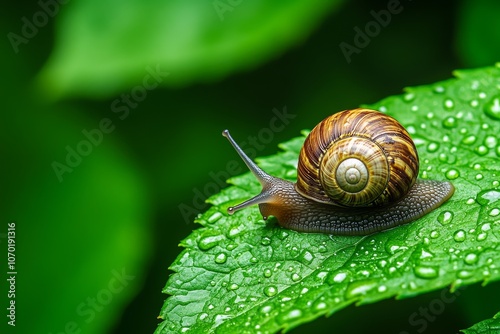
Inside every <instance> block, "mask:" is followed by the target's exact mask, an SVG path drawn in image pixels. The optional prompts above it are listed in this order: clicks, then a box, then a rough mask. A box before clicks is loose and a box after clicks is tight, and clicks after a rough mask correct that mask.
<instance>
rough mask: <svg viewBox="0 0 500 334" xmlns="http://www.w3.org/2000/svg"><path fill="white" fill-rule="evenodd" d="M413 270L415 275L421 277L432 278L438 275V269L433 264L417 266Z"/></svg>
mask: <svg viewBox="0 0 500 334" xmlns="http://www.w3.org/2000/svg"><path fill="white" fill-rule="evenodd" d="M413 271H414V273H415V276H417V277H420V278H425V279H430V278H436V277H437V276H438V270H437V269H436V268H435V267H431V266H416V267H415V268H414V269H413Z"/></svg>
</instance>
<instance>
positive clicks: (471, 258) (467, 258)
mask: <svg viewBox="0 0 500 334" xmlns="http://www.w3.org/2000/svg"><path fill="white" fill-rule="evenodd" d="M477 260H478V256H477V254H475V253H469V254H467V255H466V256H465V258H464V262H465V263H467V264H471V265H472V264H474V263H476V262H477Z"/></svg>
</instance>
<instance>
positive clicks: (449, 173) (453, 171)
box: [445, 168, 460, 180]
mask: <svg viewBox="0 0 500 334" xmlns="http://www.w3.org/2000/svg"><path fill="white" fill-rule="evenodd" d="M445 176H446V178H447V179H448V180H455V179H456V178H458V177H459V176H460V173H459V172H458V170H456V169H453V168H451V169H448V171H447V172H446V173H445Z"/></svg>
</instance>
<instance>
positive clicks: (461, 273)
mask: <svg viewBox="0 0 500 334" xmlns="http://www.w3.org/2000/svg"><path fill="white" fill-rule="evenodd" d="M457 276H458V278H461V279H465V278H469V277H471V276H472V273H471V272H470V271H468V270H460V271H459V272H458V273H457Z"/></svg>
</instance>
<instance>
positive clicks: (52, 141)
mask: <svg viewBox="0 0 500 334" xmlns="http://www.w3.org/2000/svg"><path fill="white" fill-rule="evenodd" d="M390 10H392V11H393V13H392V14H390V15H389V16H387V13H390ZM381 11H384V12H381ZM374 13H375V14H374ZM383 13H385V15H386V16H384V14H383ZM499 14H500V5H499V3H498V2H497V1H493V0H489V1H479V2H475V1H456V2H453V3H452V2H440V3H436V2H431V1H428V0H425V1H410V0H408V1H401V2H397V1H394V0H391V1H368V0H366V1H350V2H347V1H340V0H337V1H331V2H329V3H324V2H322V1H305V0H293V1H292V0H291V1H273V2H271V1H263V0H255V1H249V0H238V1H237V0H232V1H229V0H227V1H225V0H220V1H194V0H193V1H181V0H176V1H174V0H171V1H154V0H148V1H139V0H128V1H117V0H105V1H97V0H79V1H78V0H75V1H66V2H64V3H63V1H60V2H58V1H56V0H46V1H43V0H41V1H39V2H34V1H31V2H27V1H20V2H16V3H11V4H9V7H8V8H4V9H3V10H2V12H1V14H0V15H1V17H2V18H1V20H0V25H1V27H2V31H3V33H4V36H5V37H4V38H3V39H2V42H1V44H0V48H1V57H2V58H1V62H0V64H1V65H0V66H1V68H2V71H1V76H0V83H1V88H2V90H1V91H2V94H1V96H2V100H1V101H2V103H3V107H2V112H1V121H0V139H1V141H0V148H1V153H2V154H1V156H2V158H3V159H2V163H1V166H2V167H1V168H2V173H1V175H2V178H1V184H0V189H1V190H2V193H3V196H2V201H1V202H0V209H1V211H0V212H1V224H2V226H1V228H0V247H1V249H2V252H0V253H1V254H5V253H6V234H5V233H6V232H7V224H8V223H9V222H12V221H15V222H16V246H17V247H16V266H17V268H16V269H17V271H18V275H17V280H16V305H17V307H16V316H17V317H16V321H17V326H16V327H15V328H11V327H7V326H6V321H5V317H4V316H2V317H3V318H4V321H2V325H1V326H2V327H1V328H4V326H5V327H6V328H7V329H6V330H7V332H9V331H12V332H15V333H53V334H55V333H152V332H153V331H154V329H155V328H156V324H157V323H158V320H157V319H156V316H157V314H158V313H159V311H160V308H161V306H162V304H163V301H164V299H165V298H166V296H165V295H163V294H161V289H162V288H163V286H164V284H165V282H166V280H167V279H168V277H169V275H170V274H171V272H170V271H169V270H168V266H169V265H170V264H171V263H172V262H173V260H174V259H175V258H176V256H177V255H178V254H179V253H180V251H181V249H180V248H179V247H178V244H179V242H180V240H182V239H183V238H184V237H186V236H187V235H189V233H190V232H191V231H192V230H193V229H196V228H197V227H198V226H197V225H196V224H195V223H193V220H194V218H195V217H196V214H197V213H200V212H203V211H204V210H205V209H207V208H208V205H206V204H204V203H203V200H205V199H206V198H207V197H208V196H210V195H212V194H215V193H216V192H218V191H219V190H220V189H221V186H224V185H223V184H222V180H223V179H225V178H227V177H230V176H232V175H235V174H239V173H242V172H243V171H244V168H243V166H242V164H241V163H240V162H239V161H238V159H237V157H236V156H235V153H234V152H233V150H232V148H231V147H230V146H229V144H228V143H227V141H226V140H225V139H224V138H223V137H222V136H221V131H222V130H223V129H225V128H228V129H230V130H231V132H232V134H233V136H234V137H235V139H237V140H238V141H239V142H242V143H243V142H244V143H245V144H246V147H247V148H248V150H249V151H251V152H250V153H251V154H253V155H254V156H263V155H269V154H273V153H275V152H276V151H277V149H278V148H277V144H278V143H280V142H283V141H286V140H288V139H290V138H292V137H295V136H298V135H299V133H300V130H302V129H305V128H312V127H313V126H314V125H315V124H316V123H317V122H318V121H320V120H321V119H322V118H324V117H326V116H327V115H328V114H331V113H333V112H336V111H339V110H342V109H346V108H352V107H356V106H359V105H360V104H364V103H372V102H375V101H377V100H379V99H382V98H384V97H386V96H388V95H391V94H399V93H401V92H402V89H403V87H406V86H415V85H420V84H427V83H432V82H435V81H439V80H443V79H447V78H449V77H451V73H452V71H453V70H454V69H459V68H470V67H479V66H490V65H493V64H494V63H495V62H496V61H499V60H500V57H499V51H500V20H498V16H499ZM376 17H378V18H379V21H380V20H381V21H380V22H381V23H377V24H378V29H377V28H376V27H377V24H371V25H370V22H377V21H376ZM367 27H368V29H375V30H371V31H369V34H371V35H372V36H367V37H366V36H365V37H364V38H363V36H358V37H356V35H357V34H358V32H357V31H358V30H357V29H358V28H359V29H360V30H361V31H365V29H366V28H367ZM370 27H371V28H370ZM342 43H344V44H342ZM356 43H358V44H357V46H356ZM346 44H349V45H350V47H353V48H356V51H355V52H354V51H353V53H350V54H349V56H348V57H346V56H345V52H343V51H342V48H341V45H344V47H345V46H346ZM352 50H354V49H352ZM348 58H349V59H348ZM285 111H286V114H287V115H289V118H287V119H286V121H283V122H284V123H283V124H284V126H282V127H281V126H279V130H277V131H273V132H269V131H267V130H265V129H269V128H270V124H271V123H272V122H274V121H273V118H275V117H276V115H277V113H278V114H281V115H283V114H284V113H285ZM279 124H282V123H279ZM263 129H264V130H263ZM232 161H238V165H237V167H234V166H231V167H229V165H228V163H230V164H231V163H232ZM1 261H2V262H1V263H2V264H4V263H5V262H6V257H4V256H2V260H1ZM4 261H5V262H4ZM3 267H5V266H3ZM5 274H6V270H2V272H1V275H3V276H2V282H5V277H4V276H5ZM4 286H5V285H4V284H2V287H4ZM6 290H7V288H5V291H1V292H0V295H2V296H3V297H2V300H4V299H3V298H5V296H6V292H7V291H6ZM498 290H499V289H498V285H497V286H495V285H491V286H488V287H486V288H480V287H479V286H473V287H469V288H467V289H466V290H464V291H463V292H461V294H460V296H459V297H458V298H457V301H456V302H454V303H451V304H449V305H446V308H445V310H444V311H443V312H442V314H440V316H439V317H436V319H433V320H432V321H431V320H429V321H428V322H427V325H428V326H427V328H426V330H427V332H446V329H448V330H449V329H450V323H451V324H453V326H452V328H453V332H454V331H455V329H458V328H464V327H468V326H470V325H471V324H473V323H474V322H476V321H479V320H481V319H482V318H484V317H489V316H492V315H493V314H483V313H481V312H480V311H479V310H480V309H481V308H482V306H484V305H485V302H484V300H486V299H489V300H493V301H494V299H493V298H486V297H485V296H491V294H492V293H496V294H497V295H498ZM439 296H440V292H435V293H431V294H428V295H424V296H419V297H417V298H414V299H411V300H404V301H392V300H390V301H384V302H382V303H379V304H378V305H368V306H364V307H362V308H358V309H356V308H354V307H350V308H348V309H346V310H344V311H343V312H341V314H336V315H334V316H333V317H332V318H331V319H321V320H319V321H316V322H313V323H311V324H309V325H306V326H302V327H300V328H297V329H296V330H295V331H294V332H296V333H302V332H306V331H308V330H311V329H312V328H314V330H315V331H316V332H325V333H326V332H331V329H332V328H338V329H339V330H341V329H342V328H346V330H347V329H349V330H350V331H351V332H361V331H364V330H373V329H374V328H377V329H379V330H380V331H384V332H387V333H400V332H405V331H406V332H408V333H415V332H417V330H418V329H420V328H421V327H420V326H415V325H412V324H410V323H409V322H408V318H409V316H410V315H411V314H412V313H413V312H416V311H418V310H419V307H422V306H426V305H429V302H430V301H432V300H434V299H436V298H439ZM493 301H492V302H491V303H492V305H493V304H494V302H493ZM479 303H481V304H479ZM380 305H382V306H383V307H380ZM4 307H7V300H5V301H3V302H2V308H3V309H5V308H4ZM388 315H390V316H388ZM359 319H364V320H363V321H359ZM2 332H4V331H3V330H2ZM450 332H452V331H450Z"/></svg>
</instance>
